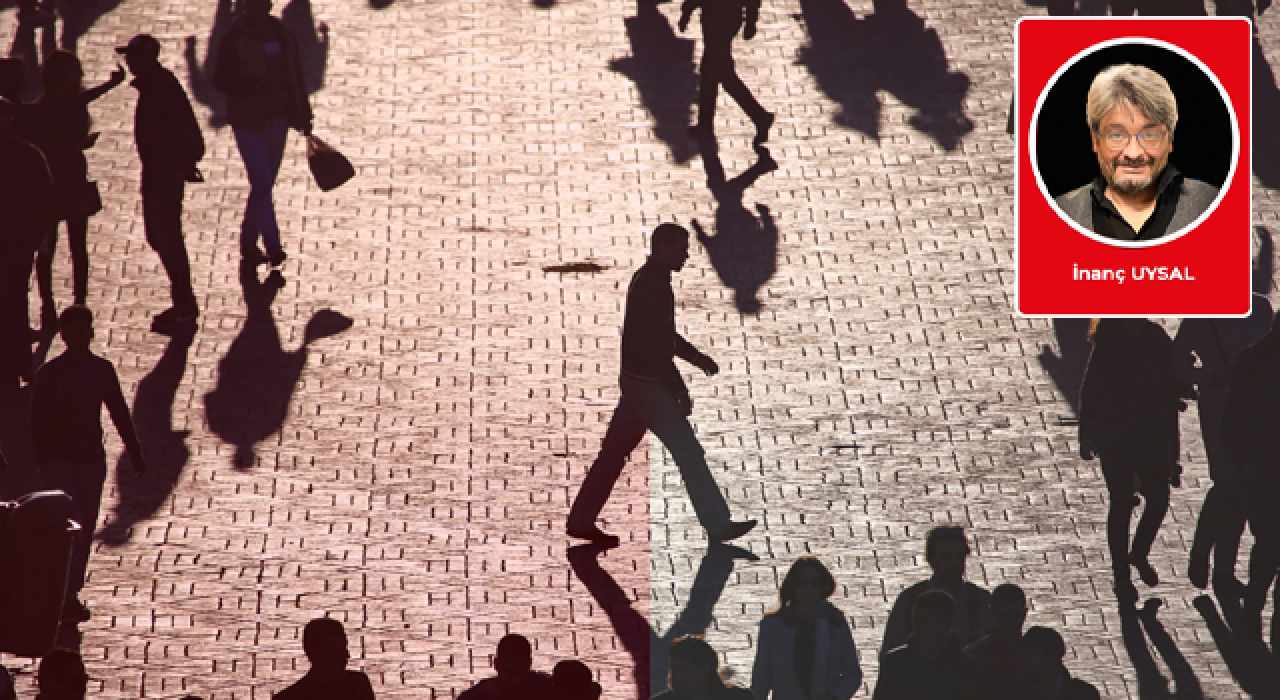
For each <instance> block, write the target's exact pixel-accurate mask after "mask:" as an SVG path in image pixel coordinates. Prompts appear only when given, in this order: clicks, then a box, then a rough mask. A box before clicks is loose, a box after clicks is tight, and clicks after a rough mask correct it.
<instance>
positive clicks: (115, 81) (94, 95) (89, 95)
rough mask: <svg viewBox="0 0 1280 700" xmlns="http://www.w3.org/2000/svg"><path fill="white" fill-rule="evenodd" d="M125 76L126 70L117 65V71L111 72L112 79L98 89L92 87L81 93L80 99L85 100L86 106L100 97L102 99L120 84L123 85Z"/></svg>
mask: <svg viewBox="0 0 1280 700" xmlns="http://www.w3.org/2000/svg"><path fill="white" fill-rule="evenodd" d="M124 76H125V72H124V69H123V68H121V67H120V66H118V65H117V66H116V69H115V70H113V71H111V77H110V78H108V79H107V81H106V82H104V83H103V84H101V85H99V86H97V87H91V88H89V89H88V90H84V91H83V92H81V93H80V99H81V100H83V101H84V103H85V104H89V103H90V102H93V101H94V100H96V99H98V98H99V97H102V96H103V95H105V94H107V93H108V92H111V91H112V90H114V89H115V88H116V86H118V85H119V84H120V83H123V82H124Z"/></svg>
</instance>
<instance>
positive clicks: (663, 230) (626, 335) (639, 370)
mask: <svg viewBox="0 0 1280 700" xmlns="http://www.w3.org/2000/svg"><path fill="white" fill-rule="evenodd" d="M651 248H652V250H651V254H650V255H649V259H648V261H647V262H645V264H644V265H642V266H641V267H640V269H639V270H636V273H635V275H634V276H633V277H632V278H631V285H630V287H628V289H627V308H626V316H625V318H624V319H623V322H622V376H621V377H620V378H619V380H618V383H619V385H620V386H621V389H622V398H621V399H619V400H618V407H617V408H616V409H614V412H613V419H612V420H611V421H609V429H608V431H606V432H605V436H604V444H603V445H602V446H601V447H600V454H599V455H598V456H597V457H596V461H595V463H594V464H592V465H591V470H590V471H589V472H587V478H586V479H585V480H584V481H583V482H582V488H581V489H580V490H579V491H578V497H577V498H576V499H574V502H573V507H572V508H570V510H569V523H568V533H569V536H570V537H579V538H582V539H587V540H591V541H593V542H597V543H600V544H605V545H608V546H616V545H617V544H618V538H617V537H615V536H613V535H608V534H605V533H604V532H601V531H600V528H599V527H597V526H596V524H595V522H596V518H597V517H598V516H599V515H600V510H601V509H602V508H604V504H605V501H607V500H609V493H610V492H611V491H613V485H614V483H615V482H617V480H618V475H619V474H621V473H622V466H623V463H624V462H625V461H626V458H627V455H628V454H630V453H631V451H632V450H633V449H635V447H636V445H639V444H640V441H641V440H642V439H643V438H644V435H645V431H646V430H652V431H653V433H654V434H655V435H657V436H658V439H659V440H661V441H662V444H663V445H666V447H667V449H668V450H670V452H671V456H672V458H673V459H675V461H676V465H677V466H679V468H680V476H681V477H682V478H683V479H684V483H685V488H686V489H688V491H689V500H691V501H693V510H694V512H695V513H696V514H697V516H698V522H700V523H701V524H702V527H703V528H705V529H706V531H707V533H708V534H709V536H710V538H711V539H712V540H713V541H718V542H724V541H726V540H732V539H734V538H737V537H741V536H743V535H745V534H747V533H748V532H750V531H751V528H753V527H755V525H756V521H754V520H747V521H743V522H733V521H731V520H730V519H729V506H728V504H726V503H725V501H724V497H723V496H722V495H721V494H720V487H719V486H717V485H716V482H715V479H714V478H713V477H712V476H711V472H710V470H709V469H707V462H706V458H705V455H704V453H703V451H702V445H700V444H699V443H698V437H697V436H696V435H694V434H693V427H692V426H691V425H689V419H688V416H689V415H690V414H692V413H693V399H692V398H690V396H689V389H688V388H687V387H685V384H684V379H683V378H682V377H681V376H680V371H679V370H678V369H676V364H675V360H674V358H675V357H676V356H679V357H680V358H681V359H683V360H685V361H686V362H689V363H692V364H693V365H694V366H696V367H697V368H698V369H701V370H702V371H703V372H705V373H706V375H707V376H708V377H711V376H715V375H716V373H718V372H719V371H720V366H719V365H717V364H716V362H715V360H713V359H711V358H710V357H707V356H706V355H704V354H702V353H701V352H698V350H697V349H696V348H694V347H693V346H692V345H690V344H689V341H687V340H685V339H684V338H682V337H681V336H680V334H679V333H677V332H676V322H675V310H676V302H675V293H674V292H673V291H672V289H671V273H672V272H679V271H680V270H681V268H683V267H684V263H685V261H686V260H688V259H689V232H688V231H687V230H685V229H684V227H682V226H677V225H676V224H661V225H659V226H658V227H657V228H656V229H654V231H653V238H652V242H651Z"/></svg>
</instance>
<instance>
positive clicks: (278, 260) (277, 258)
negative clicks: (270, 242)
mask: <svg viewBox="0 0 1280 700" xmlns="http://www.w3.org/2000/svg"><path fill="white" fill-rule="evenodd" d="M288 257H289V256H288V255H285V252H284V248H277V249H275V250H273V251H270V252H268V253H267V262H269V263H271V267H280V266H281V265H283V264H284V261H285V258H288Z"/></svg>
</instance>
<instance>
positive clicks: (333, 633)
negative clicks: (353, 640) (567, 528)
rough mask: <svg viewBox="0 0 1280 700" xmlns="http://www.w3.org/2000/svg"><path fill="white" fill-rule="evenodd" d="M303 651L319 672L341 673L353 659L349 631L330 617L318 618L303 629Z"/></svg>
mask: <svg viewBox="0 0 1280 700" xmlns="http://www.w3.org/2000/svg"><path fill="white" fill-rule="evenodd" d="M302 651H303V652H304V653H305V654H306V655H307V660H308V661H310V662H311V667H312V668H314V669H316V670H318V671H329V672H332V671H341V670H342V669H344V668H346V667H347V661H348V660H349V659H350V658H351V655H350V654H349V653H348V652H347V631H346V630H345V629H343V628H342V623H341V622H338V621H337V620H334V619H332V618H328V617H318V618H316V619H314V620H312V621H311V622H308V623H307V626H306V627H304V628H302Z"/></svg>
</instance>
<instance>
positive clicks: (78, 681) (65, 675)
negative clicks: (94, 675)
mask: <svg viewBox="0 0 1280 700" xmlns="http://www.w3.org/2000/svg"><path fill="white" fill-rule="evenodd" d="M36 685H37V686H39V688H40V697H41V700H83V699H84V696H85V693H86V692H87V691H88V688H89V674H88V673H87V672H85V670H84V661H82V660H81V659H80V654H78V653H76V652H74V651H71V650H70V649H54V650H53V651H51V652H49V653H48V654H45V655H44V658H43V659H41V660H40V669H39V670H38V671H36Z"/></svg>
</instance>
